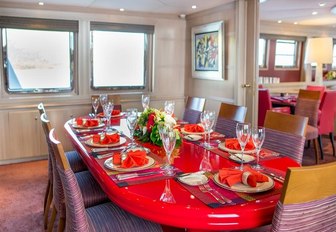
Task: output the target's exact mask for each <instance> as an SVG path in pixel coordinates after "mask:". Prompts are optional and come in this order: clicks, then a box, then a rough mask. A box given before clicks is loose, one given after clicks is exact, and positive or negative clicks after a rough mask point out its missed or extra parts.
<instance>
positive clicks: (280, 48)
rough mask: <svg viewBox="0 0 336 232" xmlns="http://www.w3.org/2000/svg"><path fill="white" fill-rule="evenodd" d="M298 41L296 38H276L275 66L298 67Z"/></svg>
mask: <svg viewBox="0 0 336 232" xmlns="http://www.w3.org/2000/svg"><path fill="white" fill-rule="evenodd" d="M297 54H298V42H297V41H295V40H282V39H278V40H276V47H275V67H277V68H297V67H298V65H297V64H298V61H297V60H298V55H297Z"/></svg>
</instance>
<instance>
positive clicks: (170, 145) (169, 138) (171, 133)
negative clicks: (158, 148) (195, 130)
mask: <svg viewBox="0 0 336 232" xmlns="http://www.w3.org/2000/svg"><path fill="white" fill-rule="evenodd" d="M158 129H159V134H160V138H161V140H162V144H163V147H164V149H165V151H166V158H167V164H166V165H164V166H162V167H161V168H162V169H163V170H164V174H165V175H166V176H173V175H174V168H173V166H171V164H170V156H171V154H172V152H173V150H174V148H175V144H176V132H175V130H174V128H173V127H171V126H169V125H165V124H160V125H159V126H158Z"/></svg>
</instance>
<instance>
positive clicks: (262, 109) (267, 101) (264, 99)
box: [258, 89, 291, 126]
mask: <svg viewBox="0 0 336 232" xmlns="http://www.w3.org/2000/svg"><path fill="white" fill-rule="evenodd" d="M267 110H272V111H274V112H280V113H286V114H290V113H291V109H290V107H288V106H283V107H272V101H271V95H270V93H269V90H268V89H259V90H258V126H263V125H264V121H265V116H266V112H267Z"/></svg>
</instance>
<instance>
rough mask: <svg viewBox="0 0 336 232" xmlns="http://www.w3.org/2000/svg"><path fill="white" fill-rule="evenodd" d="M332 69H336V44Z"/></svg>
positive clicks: (335, 45)
mask: <svg viewBox="0 0 336 232" xmlns="http://www.w3.org/2000/svg"><path fill="white" fill-rule="evenodd" d="M332 68H336V44H335V43H334V45H333V62H332Z"/></svg>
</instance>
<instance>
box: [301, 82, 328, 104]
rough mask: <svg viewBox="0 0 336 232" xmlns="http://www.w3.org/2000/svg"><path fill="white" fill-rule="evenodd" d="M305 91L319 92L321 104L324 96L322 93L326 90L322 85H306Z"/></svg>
mask: <svg viewBox="0 0 336 232" xmlns="http://www.w3.org/2000/svg"><path fill="white" fill-rule="evenodd" d="M306 89H307V90H313V91H319V92H320V101H321V103H322V98H323V95H324V92H325V90H326V87H325V86H324V85H307V87H306Z"/></svg>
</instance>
